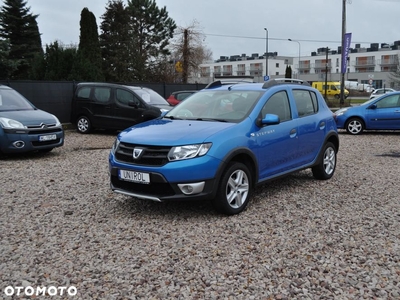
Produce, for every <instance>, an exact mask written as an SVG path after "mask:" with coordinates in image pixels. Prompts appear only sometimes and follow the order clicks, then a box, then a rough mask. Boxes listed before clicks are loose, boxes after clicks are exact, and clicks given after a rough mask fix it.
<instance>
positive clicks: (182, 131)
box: [119, 119, 237, 146]
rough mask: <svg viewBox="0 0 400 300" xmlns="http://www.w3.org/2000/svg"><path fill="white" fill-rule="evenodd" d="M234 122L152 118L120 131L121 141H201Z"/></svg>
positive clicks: (171, 142) (156, 143)
mask: <svg viewBox="0 0 400 300" xmlns="http://www.w3.org/2000/svg"><path fill="white" fill-rule="evenodd" d="M235 125H237V124H236V123H225V122H211V121H195V120H168V119H154V120H151V121H148V122H144V123H140V124H137V125H135V126H133V127H130V128H128V129H126V130H124V131H122V132H121V133H120V134H119V136H120V138H121V141H123V142H126V143H133V144H151V145H164V146H166V145H185V144H196V143H202V142H203V141H205V140H206V139H207V138H208V137H210V136H211V135H213V134H216V133H218V132H220V131H223V130H225V129H227V128H230V127H232V126H235Z"/></svg>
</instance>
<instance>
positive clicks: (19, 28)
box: [0, 0, 43, 79]
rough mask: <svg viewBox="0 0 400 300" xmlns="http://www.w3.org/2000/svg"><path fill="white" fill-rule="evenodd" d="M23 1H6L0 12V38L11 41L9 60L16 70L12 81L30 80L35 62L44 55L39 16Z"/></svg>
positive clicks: (12, 75)
mask: <svg viewBox="0 0 400 300" xmlns="http://www.w3.org/2000/svg"><path fill="white" fill-rule="evenodd" d="M29 11H30V8H29V7H26V2H24V1H23V0H5V1H4V5H3V6H2V8H1V11H0V38H2V39H6V40H8V41H9V52H8V59H9V60H10V61H12V64H14V65H15V66H16V68H15V69H14V70H13V71H12V72H11V74H10V77H11V78H12V79H29V78H30V75H31V68H32V63H33V61H34V60H35V59H36V58H37V56H40V55H43V49H42V43H41V38H40V33H39V28H38V25H37V22H36V18H37V17H38V15H33V14H31V13H30V12H29Z"/></svg>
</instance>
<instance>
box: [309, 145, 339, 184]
mask: <svg viewBox="0 0 400 300" xmlns="http://www.w3.org/2000/svg"><path fill="white" fill-rule="evenodd" d="M323 151H324V152H323V155H321V156H320V157H319V158H318V159H319V162H318V164H317V165H316V166H314V167H313V168H312V173H313V175H314V178H316V179H320V180H327V179H329V178H331V177H332V176H333V173H335V169H336V147H335V146H334V145H333V144H332V143H331V142H328V143H326V145H325V146H324V150H323Z"/></svg>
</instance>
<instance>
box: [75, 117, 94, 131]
mask: <svg viewBox="0 0 400 300" xmlns="http://www.w3.org/2000/svg"><path fill="white" fill-rule="evenodd" d="M76 130H77V131H78V132H79V133H83V134H85V133H89V132H90V131H92V124H91V123H90V120H89V118H88V117H86V116H80V117H79V118H78V119H77V120H76Z"/></svg>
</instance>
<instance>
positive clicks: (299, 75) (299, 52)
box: [288, 39, 301, 79]
mask: <svg viewBox="0 0 400 300" xmlns="http://www.w3.org/2000/svg"><path fill="white" fill-rule="evenodd" d="M288 41H290V42H296V43H298V44H299V67H298V68H297V70H298V72H299V74H298V75H297V77H298V78H297V79H300V53H301V47H300V42H299V41H296V40H292V39H288Z"/></svg>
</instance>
